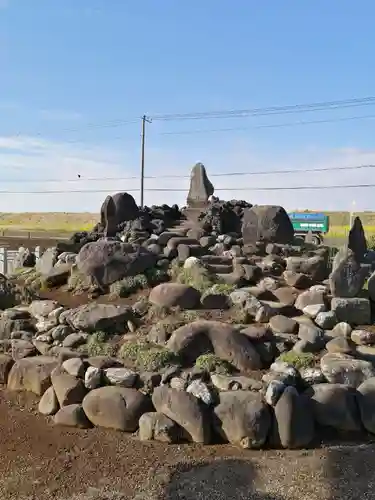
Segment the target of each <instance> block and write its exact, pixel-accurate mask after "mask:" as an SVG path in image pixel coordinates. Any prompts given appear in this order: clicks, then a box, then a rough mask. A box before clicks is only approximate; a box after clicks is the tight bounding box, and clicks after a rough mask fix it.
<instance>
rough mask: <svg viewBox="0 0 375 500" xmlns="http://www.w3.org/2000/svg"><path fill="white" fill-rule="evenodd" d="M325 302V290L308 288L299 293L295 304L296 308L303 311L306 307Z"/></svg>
mask: <svg viewBox="0 0 375 500" xmlns="http://www.w3.org/2000/svg"><path fill="white" fill-rule="evenodd" d="M315 304H318V305H321V304H324V292H322V291H315V290H306V291H305V292H302V293H300V294H299V295H298V297H297V300H296V302H295V304H294V306H295V308H296V309H299V310H300V311H303V310H304V309H305V307H307V306H311V305H315Z"/></svg>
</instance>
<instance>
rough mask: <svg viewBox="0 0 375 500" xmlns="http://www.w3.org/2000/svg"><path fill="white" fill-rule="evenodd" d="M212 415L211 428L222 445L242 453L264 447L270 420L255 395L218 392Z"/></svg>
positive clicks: (263, 403) (266, 411)
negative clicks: (224, 441)
mask: <svg viewBox="0 0 375 500" xmlns="http://www.w3.org/2000/svg"><path fill="white" fill-rule="evenodd" d="M214 414H215V418H214V422H213V424H214V427H215V429H216V431H217V432H218V433H219V434H220V435H221V436H222V438H223V439H225V440H226V441H228V442H230V443H231V444H234V445H239V446H241V447H242V448H245V449H249V448H260V447H261V446H263V445H264V443H265V441H266V439H267V436H268V432H269V430H270V427H271V416H270V411H269V408H268V406H267V404H266V403H265V402H264V401H263V400H262V398H261V396H260V395H259V394H257V393H253V392H250V391H230V392H221V393H220V403H219V404H218V405H217V406H216V407H215V409H214Z"/></svg>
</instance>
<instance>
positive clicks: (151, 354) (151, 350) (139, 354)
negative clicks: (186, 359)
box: [118, 341, 178, 371]
mask: <svg viewBox="0 0 375 500" xmlns="http://www.w3.org/2000/svg"><path fill="white" fill-rule="evenodd" d="M118 355H119V357H120V358H121V359H123V360H124V361H131V362H132V363H134V364H135V366H136V368H138V369H141V370H146V371H158V370H160V369H162V368H164V367H166V366H169V365H172V364H176V363H178V357H177V356H176V355H175V354H174V353H173V352H171V351H169V350H168V349H167V348H166V347H163V346H160V345H157V344H151V343H147V342H130V341H129V342H125V343H124V344H123V345H122V346H121V348H120V350H119V353H118Z"/></svg>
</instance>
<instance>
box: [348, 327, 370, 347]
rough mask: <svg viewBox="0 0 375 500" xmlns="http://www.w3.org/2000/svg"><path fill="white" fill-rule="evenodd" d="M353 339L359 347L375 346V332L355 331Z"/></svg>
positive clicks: (352, 334)
mask: <svg viewBox="0 0 375 500" xmlns="http://www.w3.org/2000/svg"><path fill="white" fill-rule="evenodd" d="M351 339H352V341H353V342H354V343H355V344H357V345H374V344H375V332H374V331H368V330H353V331H352V333H351Z"/></svg>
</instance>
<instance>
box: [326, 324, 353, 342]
mask: <svg viewBox="0 0 375 500" xmlns="http://www.w3.org/2000/svg"><path fill="white" fill-rule="evenodd" d="M352 330H353V329H352V327H351V326H350V325H349V324H348V323H345V322H343V321H341V322H340V323H337V325H336V326H334V327H333V329H332V331H331V335H332V336H333V337H338V336H342V337H347V338H349V337H350V335H351V333H352Z"/></svg>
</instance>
